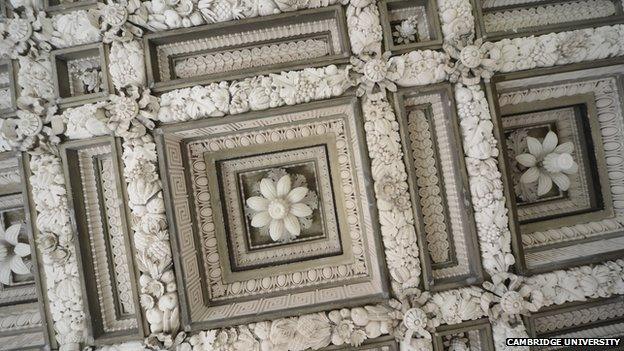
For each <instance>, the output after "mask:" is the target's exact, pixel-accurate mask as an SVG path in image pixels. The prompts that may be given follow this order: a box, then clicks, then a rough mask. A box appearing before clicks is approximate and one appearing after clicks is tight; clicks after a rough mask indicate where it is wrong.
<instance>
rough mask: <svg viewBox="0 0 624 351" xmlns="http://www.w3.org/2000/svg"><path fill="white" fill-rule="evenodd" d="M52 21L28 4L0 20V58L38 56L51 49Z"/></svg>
mask: <svg viewBox="0 0 624 351" xmlns="http://www.w3.org/2000/svg"><path fill="white" fill-rule="evenodd" d="M52 31H53V29H52V23H51V22H50V20H49V18H46V14H45V12H43V11H40V10H38V9H36V8H33V7H32V6H30V5H27V6H25V7H20V8H19V9H18V10H17V11H16V12H14V13H13V17H11V18H8V19H7V20H6V21H2V22H0V58H5V57H10V58H13V59H17V58H18V57H20V56H29V57H31V58H36V57H39V56H41V55H43V54H45V53H46V52H49V51H50V50H51V49H52V46H51V45H50V39H51V37H50V33H51V32H52Z"/></svg>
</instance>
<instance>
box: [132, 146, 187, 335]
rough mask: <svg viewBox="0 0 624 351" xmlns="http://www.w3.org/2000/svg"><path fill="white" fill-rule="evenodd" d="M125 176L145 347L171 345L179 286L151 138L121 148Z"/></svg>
mask: <svg viewBox="0 0 624 351" xmlns="http://www.w3.org/2000/svg"><path fill="white" fill-rule="evenodd" d="M123 162H124V176H125V179H126V182H127V184H128V198H129V207H130V210H131V211H132V227H133V230H134V246H135V249H136V258H137V264H138V267H139V270H140V271H141V277H140V279H139V288H140V292H141V295H140V301H141V306H142V307H143V309H144V311H145V317H146V319H147V322H148V323H149V325H150V333H151V336H150V338H148V341H147V343H148V344H150V345H154V344H161V345H162V346H164V347H170V346H172V345H173V342H174V340H173V336H172V335H174V334H175V332H176V331H177V329H178V327H179V315H178V314H179V307H178V296H177V287H176V283H175V277H174V273H173V267H172V257H171V246H170V242H169V233H168V231H167V220H166V217H165V205H164V202H163V192H162V186H161V183H160V179H159V178H158V173H157V172H156V162H157V158H156V144H155V143H154V141H153V139H152V137H151V136H150V135H144V136H141V137H136V138H132V139H126V140H125V141H124V143H123Z"/></svg>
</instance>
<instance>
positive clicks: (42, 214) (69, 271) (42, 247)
mask: <svg viewBox="0 0 624 351" xmlns="http://www.w3.org/2000/svg"><path fill="white" fill-rule="evenodd" d="M30 169H31V171H32V176H31V177H30V183H31V186H32V198H33V202H34V204H35V209H36V210H37V213H38V215H37V220H36V224H37V228H38V233H36V236H35V239H36V241H37V249H38V250H39V256H40V257H41V259H42V261H43V263H44V264H43V273H44V277H45V285H46V288H47V292H46V295H47V298H48V303H49V306H50V313H51V316H52V319H53V321H54V330H55V332H56V335H55V338H56V339H57V341H58V343H59V344H60V350H67V351H70V350H71V351H74V350H78V349H79V343H80V342H82V341H83V336H84V331H85V327H86V325H85V315H84V312H83V310H82V306H83V304H82V292H81V288H80V280H79V279H80V278H79V276H78V263H77V261H76V251H75V246H74V245H75V244H74V240H75V236H74V233H73V231H72V229H71V225H70V219H69V218H70V217H69V216H70V214H69V210H68V208H69V207H68V204H67V195H66V191H65V178H64V177H63V171H62V169H61V160H60V158H59V157H58V156H56V155H54V154H52V153H49V152H45V151H44V152H36V151H35V152H32V153H31V160H30Z"/></svg>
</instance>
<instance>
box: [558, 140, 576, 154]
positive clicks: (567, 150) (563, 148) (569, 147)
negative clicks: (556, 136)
mask: <svg viewBox="0 0 624 351" xmlns="http://www.w3.org/2000/svg"><path fill="white" fill-rule="evenodd" d="M573 151H574V144H572V142H571V141H566V142H565V143H563V144H561V145H559V146H557V147H556V148H555V152H556V153H558V154H571V153H572V152H573Z"/></svg>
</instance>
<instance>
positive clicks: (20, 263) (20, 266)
mask: <svg viewBox="0 0 624 351" xmlns="http://www.w3.org/2000/svg"><path fill="white" fill-rule="evenodd" d="M11 270H12V271H13V272H15V273H17V274H29V273H30V269H28V266H27V265H26V264H25V263H24V260H22V258H21V257H19V256H17V255H15V256H13V257H12V258H11Z"/></svg>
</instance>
